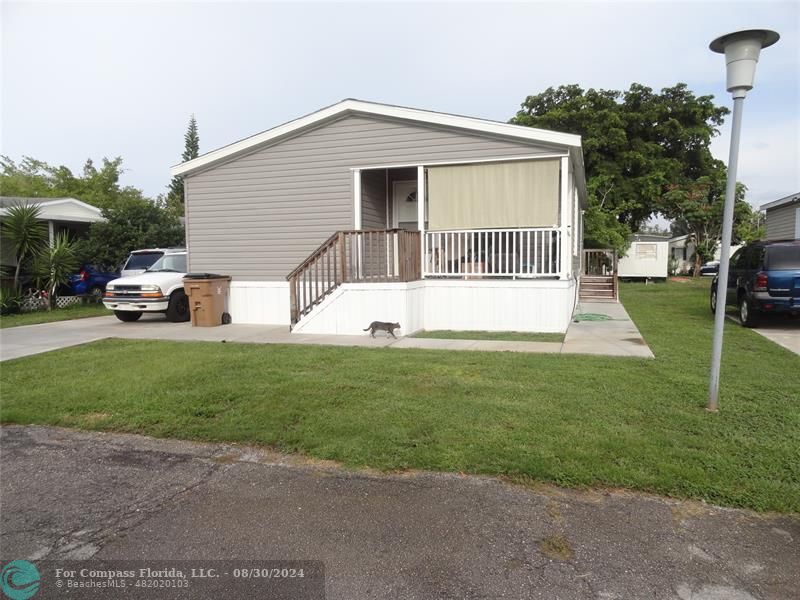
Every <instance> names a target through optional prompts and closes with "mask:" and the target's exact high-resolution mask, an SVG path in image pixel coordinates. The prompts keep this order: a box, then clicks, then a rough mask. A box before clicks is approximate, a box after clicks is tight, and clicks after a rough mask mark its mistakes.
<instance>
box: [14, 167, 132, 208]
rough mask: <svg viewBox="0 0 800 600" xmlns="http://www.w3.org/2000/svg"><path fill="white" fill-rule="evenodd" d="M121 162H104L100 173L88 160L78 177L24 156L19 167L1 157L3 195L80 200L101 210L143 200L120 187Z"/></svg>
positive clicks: (68, 171)
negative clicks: (122, 203) (117, 204)
mask: <svg viewBox="0 0 800 600" xmlns="http://www.w3.org/2000/svg"><path fill="white" fill-rule="evenodd" d="M122 173H123V169H122V158H120V157H117V158H114V159H113V160H112V159H108V158H104V159H103V162H102V166H101V167H100V168H99V169H98V168H97V167H96V166H95V165H94V162H93V161H92V159H87V160H86V163H85V164H84V166H83V171H82V173H81V174H79V175H75V174H74V173H73V172H72V171H71V170H70V169H69V168H68V167H66V166H64V165H61V166H53V165H50V164H48V163H46V162H44V161H41V160H37V159H35V158H31V157H30V156H24V157H23V158H22V160H21V161H20V162H19V163H16V162H14V161H13V160H12V159H11V158H9V157H7V156H0V193H1V194H2V195H3V196H22V197H26V198H27V197H35V198H36V197H38V198H67V197H69V198H77V199H79V200H82V201H84V202H87V203H89V204H92V205H94V206H97V207H99V208H107V207H110V206H113V205H114V204H116V203H117V202H124V201H127V200H141V199H143V198H144V195H143V194H142V192H141V190H138V189H136V188H134V187H131V186H122V185H120V183H119V179H120V176H121V175H122Z"/></svg>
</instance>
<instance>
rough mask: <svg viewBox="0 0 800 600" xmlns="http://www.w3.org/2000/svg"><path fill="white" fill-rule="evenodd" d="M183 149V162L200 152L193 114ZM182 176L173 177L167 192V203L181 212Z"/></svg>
mask: <svg viewBox="0 0 800 600" xmlns="http://www.w3.org/2000/svg"><path fill="white" fill-rule="evenodd" d="M183 139H184V149H183V154H182V155H181V159H183V162H186V161H187V160H192V159H193V158H197V157H198V156H199V154H200V137H199V136H198V135H197V119H195V117H194V115H192V116H191V118H190V119H189V127H188V128H187V129H186V134H185V135H184V136H183ZM183 203H184V197H183V178H182V177H180V176H178V177H173V178H172V181H171V182H170V184H169V193H168V194H167V205H168V206H171V207H174V208H175V209H176V210H178V212H180V213H181V214H183Z"/></svg>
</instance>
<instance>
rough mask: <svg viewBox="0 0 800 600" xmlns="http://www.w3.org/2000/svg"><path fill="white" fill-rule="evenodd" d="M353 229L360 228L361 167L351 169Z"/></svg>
mask: <svg viewBox="0 0 800 600" xmlns="http://www.w3.org/2000/svg"><path fill="white" fill-rule="evenodd" d="M353 215H354V217H353V229H361V169H353Z"/></svg>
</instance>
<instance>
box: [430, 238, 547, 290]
mask: <svg viewBox="0 0 800 600" xmlns="http://www.w3.org/2000/svg"><path fill="white" fill-rule="evenodd" d="M424 253H425V254H424V255H425V261H424V266H423V273H422V275H423V277H461V278H470V277H475V278H479V277H525V278H529V277H557V276H559V275H560V267H559V265H560V264H561V232H560V231H559V230H558V229H555V228H532V229H472V230H469V229H468V230H458V231H426V232H425V248H424Z"/></svg>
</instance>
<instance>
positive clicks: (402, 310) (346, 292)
mask: <svg viewBox="0 0 800 600" xmlns="http://www.w3.org/2000/svg"><path fill="white" fill-rule="evenodd" d="M424 291H425V289H424V282H422V281H414V282H411V283H345V284H343V285H341V286H339V288H338V289H336V291H334V292H333V294H331V295H330V296H328V297H327V298H326V299H325V300H324V301H323V302H322V303H321V304H320V305H319V306H316V307H315V308H314V310H312V311H311V312H310V313H309V314H308V315H306V316H305V317H303V318H302V319H300V322H299V323H298V324H297V325H296V326H295V327H294V329H292V332H293V333H319V334H341V335H363V333H364V331H363V330H364V328H365V327H367V325H369V324H370V323H371V322H372V321H386V322H390V323H400V329H399V331H398V333H399V334H401V335H409V334H411V333H414V332H415V331H419V330H420V329H422V328H423V323H422V307H423V293H424Z"/></svg>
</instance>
